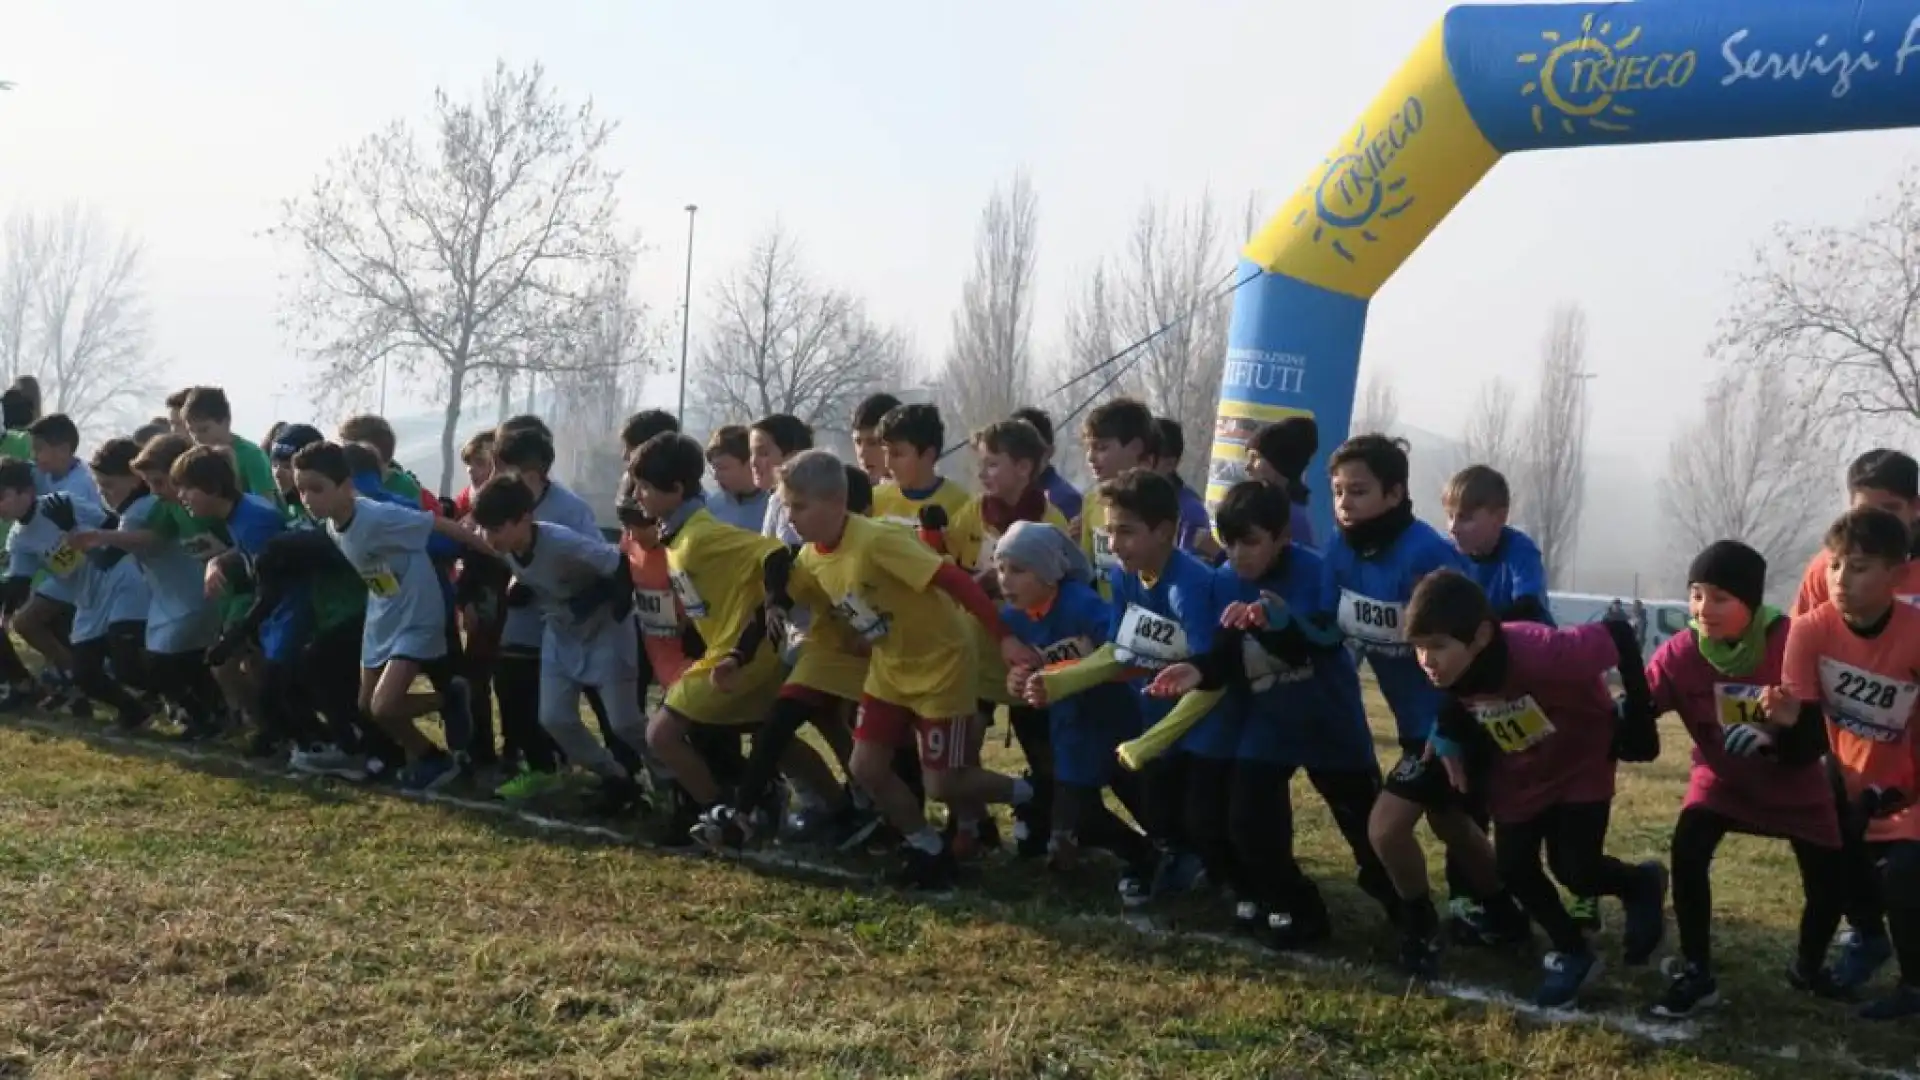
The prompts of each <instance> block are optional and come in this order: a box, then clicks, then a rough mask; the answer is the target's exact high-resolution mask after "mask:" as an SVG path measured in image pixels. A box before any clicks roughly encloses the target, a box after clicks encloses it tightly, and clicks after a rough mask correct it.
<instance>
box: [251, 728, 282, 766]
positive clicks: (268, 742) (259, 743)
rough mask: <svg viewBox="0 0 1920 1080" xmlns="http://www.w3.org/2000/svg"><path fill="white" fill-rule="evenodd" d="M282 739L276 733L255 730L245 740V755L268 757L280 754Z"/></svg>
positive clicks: (260, 757)
mask: <svg viewBox="0 0 1920 1080" xmlns="http://www.w3.org/2000/svg"><path fill="white" fill-rule="evenodd" d="M281 745H282V740H281V738H280V737H279V736H278V735H275V734H273V733H271V732H267V731H255V732H254V733H253V737H252V738H250V739H248V740H247V748H246V755H247V756H248V757H250V758H259V759H263V760H264V759H268V758H276V757H279V756H280V749H281Z"/></svg>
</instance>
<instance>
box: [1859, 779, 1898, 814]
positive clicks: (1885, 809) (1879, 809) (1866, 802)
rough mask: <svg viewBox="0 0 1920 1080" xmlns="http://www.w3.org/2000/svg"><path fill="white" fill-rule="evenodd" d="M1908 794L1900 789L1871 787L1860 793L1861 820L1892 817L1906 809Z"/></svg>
mask: <svg viewBox="0 0 1920 1080" xmlns="http://www.w3.org/2000/svg"><path fill="white" fill-rule="evenodd" d="M1906 806H1907V794H1906V792H1904V791H1901V790H1900V789H1899V788H1889V787H1870V788H1867V789H1866V790H1865V791H1862V792H1861V793H1860V819H1861V820H1862V821H1872V820H1874V819H1876V818H1883V817H1892V816H1893V815H1894V814H1897V813H1899V812H1900V811H1901V810H1904V809H1906Z"/></svg>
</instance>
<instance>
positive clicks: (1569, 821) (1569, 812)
mask: <svg viewBox="0 0 1920 1080" xmlns="http://www.w3.org/2000/svg"><path fill="white" fill-rule="evenodd" d="M1612 811H1613V804H1612V803H1605V802H1599V803H1561V804H1559V805H1557V806H1550V807H1548V808H1547V809H1546V810H1545V811H1544V812H1542V813H1541V814H1540V815H1539V816H1537V817H1535V818H1533V819H1532V820H1530V821H1522V822H1517V823H1513V824H1508V823H1505V822H1502V823H1501V824H1499V825H1498V826H1496V827H1495V829H1494V833H1493V850H1494V856H1495V858H1496V859H1497V860H1498V862H1499V865H1500V878H1501V880H1502V881H1503V882H1504V883H1505V884H1506V886H1507V891H1508V892H1510V893H1511V894H1512V895H1513V898H1514V899H1515V900H1517V901H1519V902H1520V907H1521V909H1522V910H1523V911H1525V912H1526V913H1527V915H1528V916H1530V917H1531V918H1532V919H1533V921H1534V922H1537V923H1539V924H1540V929H1542V930H1544V931H1546V934H1547V938H1548V940H1550V941H1551V942H1552V943H1553V948H1554V950H1555V951H1557V952H1565V953H1577V952H1584V951H1586V947H1587V939H1586V935H1585V934H1584V933H1582V932H1581V930H1580V927H1579V926H1578V925H1577V924H1575V923H1574V921H1573V917H1572V916H1570V915H1568V914H1567V908H1566V905H1565V904H1563V903H1561V902H1560V890H1559V889H1557V888H1555V887H1554V883H1553V880H1550V879H1549V878H1548V877H1547V868H1546V866H1542V865H1541V860H1540V853H1541V848H1543V847H1544V848H1545V849H1546V862H1547V864H1548V865H1549V866H1551V867H1552V868H1553V877H1554V879H1558V881H1559V882H1560V884H1561V885H1564V886H1566V887H1567V890H1568V891H1569V892H1571V893H1573V894H1574V895H1575V896H1613V897H1619V898H1622V899H1624V898H1625V897H1626V896H1628V895H1629V894H1630V893H1631V891H1632V890H1633V888H1634V886H1635V884H1636V883H1637V882H1636V878H1635V876H1634V871H1633V868H1632V867H1630V866H1628V865H1627V864H1626V863H1623V862H1621V861H1620V860H1619V859H1615V858H1612V857H1610V856H1609V855H1607V853H1606V850H1605V848H1606V842H1607V820H1608V817H1609V816H1610V815H1611V813H1612Z"/></svg>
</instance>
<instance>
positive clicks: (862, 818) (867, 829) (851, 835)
mask: <svg viewBox="0 0 1920 1080" xmlns="http://www.w3.org/2000/svg"><path fill="white" fill-rule="evenodd" d="M885 824H886V822H884V821H882V820H881V819H880V815H879V814H878V813H877V812H875V811H873V810H870V809H866V808H864V807H859V806H855V805H853V804H852V803H851V802H849V803H847V804H845V805H843V806H842V807H841V808H840V811H839V813H837V814H835V815H834V816H833V822H832V825H831V827H830V829H829V831H828V833H827V840H828V842H829V843H830V844H831V846H832V847H833V849H834V850H835V851H858V850H860V849H861V848H863V847H865V846H866V845H867V843H868V842H870V841H871V840H872V839H873V837H874V834H875V833H878V832H879V831H880V829H881V827H882V826H884V825H885Z"/></svg>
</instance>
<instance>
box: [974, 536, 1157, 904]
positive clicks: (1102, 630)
mask: <svg viewBox="0 0 1920 1080" xmlns="http://www.w3.org/2000/svg"><path fill="white" fill-rule="evenodd" d="M994 566H995V569H996V570H997V571H998V574H999V579H1000V591H1001V594H1002V595H1003V596H1004V597H1005V599H1006V601H1007V605H1006V606H1005V607H1004V608H1002V609H1001V615H1000V617H1001V619H1003V620H1004V621H1005V622H1006V624H1007V629H1009V630H1011V631H1012V632H1013V634H1014V636H1015V637H1017V638H1019V639H1020V640H1021V641H1023V642H1026V643H1027V644H1028V645H1031V646H1033V647H1034V648H1035V649H1036V650H1037V651H1038V652H1039V653H1040V656H1041V658H1042V659H1043V660H1044V661H1045V662H1046V664H1047V666H1049V667H1051V666H1053V665H1056V664H1067V663H1072V662H1074V661H1077V660H1081V659H1084V658H1086V657H1087V656H1090V655H1092V654H1093V652H1094V651H1095V650H1096V649H1097V648H1098V647H1099V643H1100V642H1101V641H1104V640H1105V639H1106V637H1107V633H1108V631H1109V630H1110V629H1111V628H1112V626H1113V609H1112V608H1111V607H1109V606H1108V605H1107V602H1106V601H1104V600H1102V599H1100V594H1099V593H1097V592H1094V591H1093V586H1092V584H1091V579H1092V567H1091V566H1089V565H1088V563H1087V560H1086V556H1085V554H1084V553H1082V552H1081V550H1080V547H1079V545H1078V544H1076V543H1074V541H1073V540H1071V539H1070V538H1068V536H1067V534H1066V533H1063V532H1061V531H1060V530H1059V529H1058V528H1055V527H1054V526H1051V525H1047V524H1045V523H1042V522H1034V521H1020V522H1015V523H1014V524H1013V525H1012V526H1010V527H1008V529H1007V531H1006V532H1005V533H1004V534H1003V535H1002V536H1001V537H1000V542H999V545H998V546H997V547H996V549H995V551H994ZM1032 675H1033V673H1032V672H1031V671H1026V670H1022V669H1014V670H1012V671H1010V672H1009V673H1008V676H1007V687H1008V690H1009V692H1010V693H1012V694H1013V695H1014V696H1016V697H1024V696H1025V693H1026V686H1027V682H1028V681H1029V680H1030V679H1031V677H1032ZM1046 719H1047V724H1048V726H1049V728H1050V731H1049V732H1048V743H1049V746H1050V747H1051V757H1052V762H1053V776H1052V780H1053V783H1054V785H1055V791H1054V795H1053V820H1052V828H1051V833H1050V835H1049V837H1048V842H1047V859H1048V863H1049V864H1050V865H1052V866H1054V867H1055V868H1065V867H1070V866H1072V865H1073V864H1074V863H1075V861H1076V859H1077V856H1078V853H1079V849H1080V848H1082V847H1094V848H1105V849H1106V850H1108V851H1111V852H1113V853H1114V854H1115V855H1117V856H1119V858H1120V859H1121V861H1122V862H1123V863H1124V864H1125V865H1126V868H1127V869H1126V873H1127V874H1128V875H1129V876H1130V877H1131V878H1132V879H1133V883H1132V884H1130V885H1128V886H1127V887H1126V888H1125V889H1124V890H1123V891H1124V892H1125V893H1126V894H1127V895H1131V896H1137V895H1140V894H1142V893H1143V892H1144V890H1145V889H1146V887H1147V885H1148V882H1149V881H1150V880H1151V878H1152V875H1153V871H1154V868H1155V866H1156V865H1157V863H1158V853H1157V852H1156V851H1155V850H1154V847H1153V844H1152V843H1151V842H1149V841H1148V840H1147V838H1146V836H1145V835H1143V834H1142V833H1141V832H1140V831H1139V830H1138V829H1135V828H1134V827H1133V826H1131V825H1129V824H1127V823H1126V822H1124V821H1122V820H1120V819H1119V818H1118V817H1116V816H1115V815H1114V813H1113V812H1112V811H1111V810H1109V809H1107V805H1106V802H1105V791H1106V790H1107V789H1108V788H1112V789H1113V790H1114V793H1115V794H1116V795H1117V796H1118V797H1119V798H1120V801H1121V803H1122V804H1123V805H1125V806H1127V807H1128V808H1129V809H1130V810H1132V809H1134V808H1137V807H1138V806H1139V792H1138V790H1137V786H1136V785H1135V783H1134V782H1133V777H1132V776H1131V774H1127V773H1123V772H1120V771H1119V770H1117V769H1116V768H1115V767H1114V765H1115V762H1114V752H1115V750H1117V749H1118V748H1119V746H1120V744H1121V743H1122V742H1124V741H1126V740H1127V739H1130V738H1133V737H1134V736H1135V735H1138V734H1139V733H1140V706H1139V701H1138V699H1137V698H1136V697H1135V696H1134V693H1133V692H1132V691H1131V690H1130V689H1129V688H1127V687H1125V686H1122V685H1119V684H1117V683H1106V684H1103V685H1100V686H1095V687H1093V688H1092V689H1090V690H1087V691H1086V692H1085V693H1083V694H1081V695H1079V696H1078V697H1074V698H1068V699H1065V700H1062V701H1056V702H1054V703H1053V704H1052V705H1051V706H1049V707H1048V708H1047V710H1046Z"/></svg>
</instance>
